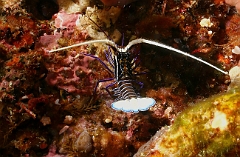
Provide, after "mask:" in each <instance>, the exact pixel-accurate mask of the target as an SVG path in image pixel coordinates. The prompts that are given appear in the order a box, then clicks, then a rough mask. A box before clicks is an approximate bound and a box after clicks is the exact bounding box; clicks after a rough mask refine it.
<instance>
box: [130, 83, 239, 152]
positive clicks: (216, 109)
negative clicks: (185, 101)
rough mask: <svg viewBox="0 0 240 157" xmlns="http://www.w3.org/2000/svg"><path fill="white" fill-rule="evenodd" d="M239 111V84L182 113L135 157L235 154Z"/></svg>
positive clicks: (237, 139)
mask: <svg viewBox="0 0 240 157" xmlns="http://www.w3.org/2000/svg"><path fill="white" fill-rule="evenodd" d="M239 112H240V88H239V86H238V87H237V88H233V89H231V90H229V91H228V92H226V93H222V94H219V95H215V96H213V97H211V98H208V99H205V100H203V101H200V102H198V103H196V104H194V106H192V107H189V108H188V109H186V110H185V111H183V112H182V113H180V114H179V115H178V116H177V118H176V119H175V121H174V124H173V125H172V126H170V127H168V128H165V129H162V130H160V131H159V132H158V133H157V134H156V135H155V136H153V137H152V140H150V141H149V142H148V143H147V144H145V145H143V146H142V147H141V148H140V149H139V151H138V153H137V154H135V156H134V157H162V156H164V157H168V156H169V157H170V156H171V157H180V156H184V157H190V156H191V157H192V156H202V157H211V156H228V155H229V154H232V155H234V153H238V152H239V150H238V145H239V138H240V134H239V132H240V128H239V126H240V115H239ZM230 156H231V155H230Z"/></svg>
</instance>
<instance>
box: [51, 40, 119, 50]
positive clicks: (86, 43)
mask: <svg viewBox="0 0 240 157" xmlns="http://www.w3.org/2000/svg"><path fill="white" fill-rule="evenodd" d="M94 43H105V44H108V45H110V46H112V47H114V48H116V49H117V50H118V49H119V48H118V46H117V45H116V44H115V43H114V42H113V41H111V40H108V39H99V40H90V41H85V42H81V43H77V44H74V45H70V46H66V47H62V48H58V49H54V50H50V51H49V52H50V53H51V52H56V51H62V50H67V49H70V48H73V47H78V46H82V45H88V44H94Z"/></svg>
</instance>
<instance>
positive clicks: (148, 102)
mask: <svg viewBox="0 0 240 157" xmlns="http://www.w3.org/2000/svg"><path fill="white" fill-rule="evenodd" d="M155 103H156V101H155V100H154V99H153V98H147V97H144V98H131V99H125V100H119V101H116V102H113V103H112V108H113V109H114V110H121V111H123V112H134V113H137V112H139V111H146V110H148V109H149V108H150V107H152V106H153V105H155Z"/></svg>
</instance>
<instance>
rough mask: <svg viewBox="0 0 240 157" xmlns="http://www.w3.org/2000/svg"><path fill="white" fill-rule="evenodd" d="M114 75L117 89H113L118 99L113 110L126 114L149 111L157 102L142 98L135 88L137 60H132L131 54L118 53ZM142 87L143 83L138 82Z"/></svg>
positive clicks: (114, 64) (113, 105) (114, 63)
mask: <svg viewBox="0 0 240 157" xmlns="http://www.w3.org/2000/svg"><path fill="white" fill-rule="evenodd" d="M106 56H108V55H106ZM113 60H114V61H113V68H114V75H115V79H116V82H115V83H116V84H117V87H116V88H114V89H113V92H114V96H116V97H117V98H116V99H115V102H113V103H112V108H114V109H115V110H122V111H124V112H135V113H136V112H139V111H145V110H148V109H149V108H150V107H151V106H153V105H154V104H155V103H156V102H155V100H154V99H152V98H141V97H140V96H139V95H138V94H137V93H136V91H135V89H134V87H133V84H132V83H133V82H137V81H136V80H135V78H134V77H135V74H133V71H134V69H135V68H136V64H135V60H134V59H131V58H130V53H129V52H117V55H115V56H114V59H113ZM137 83H138V84H139V85H140V86H141V87H142V83H141V82H137Z"/></svg>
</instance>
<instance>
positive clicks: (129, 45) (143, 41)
mask: <svg viewBox="0 0 240 157" xmlns="http://www.w3.org/2000/svg"><path fill="white" fill-rule="evenodd" d="M141 43H146V44H149V45H154V46H158V47H162V48H165V49H168V50H171V51H174V52H177V53H180V54H182V55H184V56H187V57H190V58H192V59H195V60H197V61H199V62H202V63H204V64H206V65H208V66H210V67H211V68H213V69H216V70H217V71H220V72H221V73H223V74H228V72H226V71H223V70H222V69H220V68H218V67H216V66H214V65H212V64H210V63H208V62H206V61H204V60H202V59H200V58H198V57H195V56H193V55H191V54H188V53H186V52H183V51H181V50H178V49H175V48H173V47H171V46H168V45H165V44H162V43H158V42H156V41H152V40H147V39H141V38H140V39H135V40H132V41H130V42H129V43H128V45H127V46H126V47H125V48H118V50H119V51H120V52H126V51H128V49H129V48H130V47H132V46H133V45H136V44H141Z"/></svg>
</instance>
